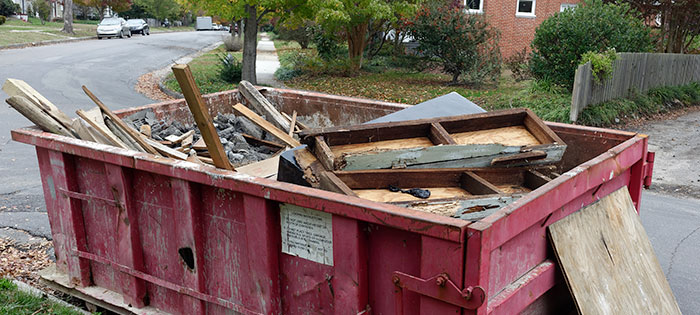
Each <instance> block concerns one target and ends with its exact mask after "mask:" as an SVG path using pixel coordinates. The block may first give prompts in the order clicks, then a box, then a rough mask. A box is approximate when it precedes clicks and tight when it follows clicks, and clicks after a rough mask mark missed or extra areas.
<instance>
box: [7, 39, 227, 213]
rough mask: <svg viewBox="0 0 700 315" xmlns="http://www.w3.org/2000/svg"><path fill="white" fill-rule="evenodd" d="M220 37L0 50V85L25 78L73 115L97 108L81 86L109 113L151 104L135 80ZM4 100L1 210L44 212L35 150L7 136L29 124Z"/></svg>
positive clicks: (141, 40) (83, 42)
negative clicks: (102, 103)
mask: <svg viewBox="0 0 700 315" xmlns="http://www.w3.org/2000/svg"><path fill="white" fill-rule="evenodd" d="M223 34H226V33H224V32H178V33H164V34H152V35H150V36H141V35H134V36H133V37H132V38H127V39H109V40H88V41H80V42H74V43H66V44H58V45H50V46H41V47H30V48H24V49H10V50H0V84H3V83H4V82H5V79H6V78H15V79H21V80H24V81H26V82H27V83H29V85H31V86H32V87H34V88H35V89H36V90H37V91H39V93H41V94H42V95H44V96H45V97H46V98H48V99H49V100H50V101H51V102H53V103H54V104H56V105H57V106H58V107H59V108H60V109H61V110H62V111H63V112H65V113H66V114H68V115H69V116H71V117H76V115H75V111H76V110H77V109H89V108H92V107H95V105H94V103H92V101H91V100H90V99H89V98H88V97H87V96H86V95H85V93H83V91H82V89H81V86H82V85H85V86H87V87H88V88H89V89H90V90H91V91H92V92H93V93H94V94H95V95H97V97H99V98H100V99H101V100H102V101H103V102H104V103H105V104H107V106H109V107H110V108H112V109H120V108H127V107H133V106H141V105H145V104H150V103H153V102H154V101H153V100H151V99H149V98H147V97H145V96H143V95H142V94H139V93H137V92H136V91H135V90H134V86H135V85H136V83H137V80H138V78H139V76H141V75H142V74H145V73H148V72H151V71H154V70H157V69H161V68H163V67H166V66H168V65H169V64H171V63H173V62H174V61H175V60H177V59H178V58H180V57H183V56H186V55H189V54H192V53H195V52H197V51H199V50H201V49H203V48H205V47H207V46H209V45H211V44H213V43H216V42H218V41H220V40H221V37H222V36H223ZM6 98H7V95H6V94H5V93H4V92H3V91H0V99H1V100H2V106H0V211H7V210H10V211H18V210H21V211H44V210H43V209H44V208H45V207H44V202H43V197H41V196H42V191H41V182H40V178H39V170H38V167H37V163H36V158H35V153H34V148H33V147H32V146H29V145H25V144H21V143H17V142H14V141H11V137H10V130H11V129H14V128H18V127H22V126H28V125H31V123H30V122H29V121H28V120H27V119H25V118H24V117H23V116H21V115H20V114H19V113H17V112H16V111H15V110H14V109H12V108H10V107H9V106H8V105H7V104H6V103H5V102H4V100H5V99H6ZM2 207H5V208H2ZM0 225H2V220H0Z"/></svg>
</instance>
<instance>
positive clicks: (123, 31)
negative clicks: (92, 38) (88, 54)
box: [97, 18, 131, 39]
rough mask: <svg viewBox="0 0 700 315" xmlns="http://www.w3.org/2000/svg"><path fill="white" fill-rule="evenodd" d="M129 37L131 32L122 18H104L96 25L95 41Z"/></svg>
mask: <svg viewBox="0 0 700 315" xmlns="http://www.w3.org/2000/svg"><path fill="white" fill-rule="evenodd" d="M117 36H119V38H124V36H127V37H131V30H130V29H129V25H127V24H126V20H124V19H122V18H106V19H104V20H102V21H101V22H100V24H97V39H102V38H103V37H117Z"/></svg>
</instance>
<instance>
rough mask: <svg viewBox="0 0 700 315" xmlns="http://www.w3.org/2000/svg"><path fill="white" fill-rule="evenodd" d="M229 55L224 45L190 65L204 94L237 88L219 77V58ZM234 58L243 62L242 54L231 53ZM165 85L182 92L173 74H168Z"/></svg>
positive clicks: (196, 59)
mask: <svg viewBox="0 0 700 315" xmlns="http://www.w3.org/2000/svg"><path fill="white" fill-rule="evenodd" d="M222 54H227V52H226V48H225V47H224V45H221V46H219V47H218V48H216V49H214V50H211V51H209V52H206V53H204V54H203V55H201V56H199V57H197V58H195V59H194V60H192V61H191V62H190V63H189V65H190V69H191V70H192V75H193V76H194V80H195V82H196V83H197V86H198V87H199V90H200V91H201V92H202V94H207V93H214V92H219V91H225V90H231V89H235V88H236V84H232V83H228V82H226V81H224V80H222V79H221V78H220V77H219V64H220V63H221V62H220V61H219V56H220V55H222ZM231 55H233V57H234V58H236V59H238V61H241V60H242V59H243V53H242V52H240V51H239V52H231ZM163 84H164V85H165V86H166V87H168V88H169V89H171V90H173V91H177V92H181V90H180V86H179V85H178V84H177V80H175V77H174V76H173V74H172V73H170V74H168V76H167V77H166V79H165V80H164V81H163Z"/></svg>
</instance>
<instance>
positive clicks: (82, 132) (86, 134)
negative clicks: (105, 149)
mask: <svg viewBox="0 0 700 315" xmlns="http://www.w3.org/2000/svg"><path fill="white" fill-rule="evenodd" d="M71 128H73V130H74V131H75V134H77V135H78V139H81V140H85V141H92V142H98V141H97V140H95V137H94V136H93V134H92V133H90V130H88V126H87V123H83V120H82V119H80V118H73V124H71Z"/></svg>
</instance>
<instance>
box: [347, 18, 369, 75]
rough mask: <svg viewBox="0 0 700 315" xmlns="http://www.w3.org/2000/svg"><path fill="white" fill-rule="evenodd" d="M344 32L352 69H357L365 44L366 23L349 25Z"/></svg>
mask: <svg viewBox="0 0 700 315" xmlns="http://www.w3.org/2000/svg"><path fill="white" fill-rule="evenodd" d="M345 33H347V37H348V57H350V62H351V63H352V70H353V71H359V70H360V67H362V53H363V52H364V51H365V46H367V23H362V24H358V25H354V26H349V27H348V28H347V29H346V31H345Z"/></svg>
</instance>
